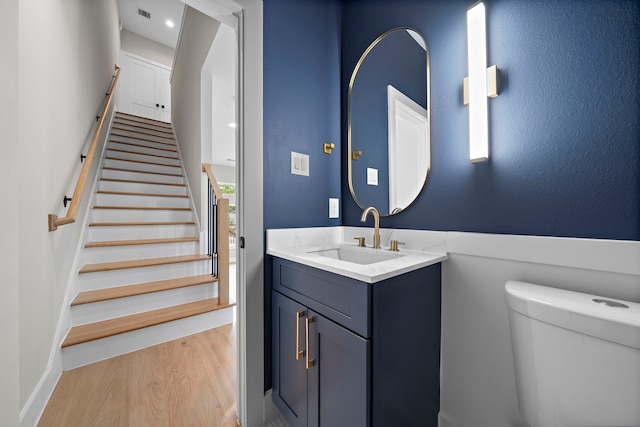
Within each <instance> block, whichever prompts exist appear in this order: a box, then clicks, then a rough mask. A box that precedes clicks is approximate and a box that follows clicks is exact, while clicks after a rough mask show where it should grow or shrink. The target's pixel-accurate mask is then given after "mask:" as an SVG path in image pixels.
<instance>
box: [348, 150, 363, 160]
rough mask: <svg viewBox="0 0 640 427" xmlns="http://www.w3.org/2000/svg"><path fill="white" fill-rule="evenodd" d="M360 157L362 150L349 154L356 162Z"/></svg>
mask: <svg viewBox="0 0 640 427" xmlns="http://www.w3.org/2000/svg"><path fill="white" fill-rule="evenodd" d="M360 156H362V150H360V151H353V152H352V153H351V158H352V159H353V160H358V159H359V158H360Z"/></svg>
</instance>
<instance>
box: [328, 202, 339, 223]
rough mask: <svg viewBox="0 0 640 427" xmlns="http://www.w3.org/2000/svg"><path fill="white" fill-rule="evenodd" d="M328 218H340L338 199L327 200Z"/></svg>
mask: <svg viewBox="0 0 640 427" xmlns="http://www.w3.org/2000/svg"><path fill="white" fill-rule="evenodd" d="M329 218H340V199H332V198H330V199H329Z"/></svg>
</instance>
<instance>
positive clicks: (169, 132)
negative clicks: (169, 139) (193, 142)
mask: <svg viewBox="0 0 640 427" xmlns="http://www.w3.org/2000/svg"><path fill="white" fill-rule="evenodd" d="M113 123H114V124H117V125H122V126H129V127H132V128H137V129H145V130H152V131H154V132H161V133H168V134H171V135H173V131H171V130H170V129H171V128H166V127H165V128H164V129H153V128H151V127H147V126H140V125H141V124H145V123H141V122H134V123H138V124H135V125H132V124H130V123H124V122H123V121H121V120H114V121H113ZM149 126H155V125H152V124H149ZM157 127H160V126H156V128H157ZM165 129H166V130H165Z"/></svg>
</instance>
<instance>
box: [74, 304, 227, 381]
mask: <svg viewBox="0 0 640 427" xmlns="http://www.w3.org/2000/svg"><path fill="white" fill-rule="evenodd" d="M234 309H235V307H229V308H225V309H223V310H216V311H212V312H210V313H205V314H200V315H197V316H192V317H188V318H185V319H180V320H175V321H173V322H168V323H163V324H161V325H156V326H152V327H150V328H145V329H142V330H137V331H132V332H127V333H126V334H120V335H118V336H114V337H108V338H103V339H101V340H96V341H91V342H88V343H84V344H79V345H74V346H70V347H65V348H63V349H62V369H63V370H64V371H67V370H69V369H74V368H78V367H80V366H84V365H88V364H90V363H95V362H98V361H101V360H105V359H109V358H111V357H115V356H119V355H121V354H126V353H130V352H132V351H136V350H140V349H143V348H146V347H150V346H153V345H156V344H160V343H163V342H167V341H171V340H174V339H178V338H182V337H185V336H188V335H192V334H195V333H198V332H202V331H206V330H208V329H211V328H217V327H219V326H222V325H226V324H229V323H231V322H233V317H234Z"/></svg>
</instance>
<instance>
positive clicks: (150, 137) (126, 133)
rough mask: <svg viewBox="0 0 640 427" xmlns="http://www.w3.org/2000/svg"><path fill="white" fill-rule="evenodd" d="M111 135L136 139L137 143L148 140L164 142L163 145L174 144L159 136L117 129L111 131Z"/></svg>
mask: <svg viewBox="0 0 640 427" xmlns="http://www.w3.org/2000/svg"><path fill="white" fill-rule="evenodd" d="M111 133H112V134H114V135H117V136H120V137H125V138H133V139H137V140H139V141H147V140H149V141H155V142H164V143H165V144H172V143H173V142H174V141H173V138H172V137H166V136H160V135H148V134H146V133H138V132H132V131H128V130H123V129H119V128H118V129H113V130H112V132H111Z"/></svg>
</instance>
